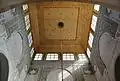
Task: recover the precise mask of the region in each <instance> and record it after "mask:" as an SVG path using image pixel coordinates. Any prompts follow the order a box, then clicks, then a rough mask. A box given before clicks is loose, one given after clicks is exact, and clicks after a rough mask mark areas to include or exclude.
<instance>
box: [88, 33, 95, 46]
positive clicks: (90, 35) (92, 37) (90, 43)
mask: <svg viewBox="0 0 120 81" xmlns="http://www.w3.org/2000/svg"><path fill="white" fill-rule="evenodd" d="M93 39H94V36H93V34H92V33H90V34H89V40H88V43H89V45H90V47H91V48H92V43H93Z"/></svg>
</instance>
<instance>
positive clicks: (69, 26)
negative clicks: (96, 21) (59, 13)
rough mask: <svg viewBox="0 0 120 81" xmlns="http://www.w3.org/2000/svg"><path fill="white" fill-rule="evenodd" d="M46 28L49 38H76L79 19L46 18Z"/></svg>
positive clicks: (46, 34) (46, 35)
mask: <svg viewBox="0 0 120 81" xmlns="http://www.w3.org/2000/svg"><path fill="white" fill-rule="evenodd" d="M75 21H76V22H75ZM44 28H45V37H46V38H47V39H59V40H75V39H76V28H77V20H68V19H66V20H61V19H49V20H44Z"/></svg>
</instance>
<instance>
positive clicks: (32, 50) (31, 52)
mask: <svg viewBox="0 0 120 81" xmlns="http://www.w3.org/2000/svg"><path fill="white" fill-rule="evenodd" d="M34 52H35V51H34V48H32V49H31V51H30V54H31V57H32V56H33V54H34Z"/></svg>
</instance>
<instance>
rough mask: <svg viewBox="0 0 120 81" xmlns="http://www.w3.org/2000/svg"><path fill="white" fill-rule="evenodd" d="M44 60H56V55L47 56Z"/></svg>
mask: <svg viewBox="0 0 120 81" xmlns="http://www.w3.org/2000/svg"><path fill="white" fill-rule="evenodd" d="M46 60H58V54H47V58H46Z"/></svg>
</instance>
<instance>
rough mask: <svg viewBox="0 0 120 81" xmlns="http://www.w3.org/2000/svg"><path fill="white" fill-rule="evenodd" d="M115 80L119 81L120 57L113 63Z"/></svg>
mask: <svg viewBox="0 0 120 81" xmlns="http://www.w3.org/2000/svg"><path fill="white" fill-rule="evenodd" d="M115 79H116V81H120V56H119V57H118V58H117V60H116V63H115Z"/></svg>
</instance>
